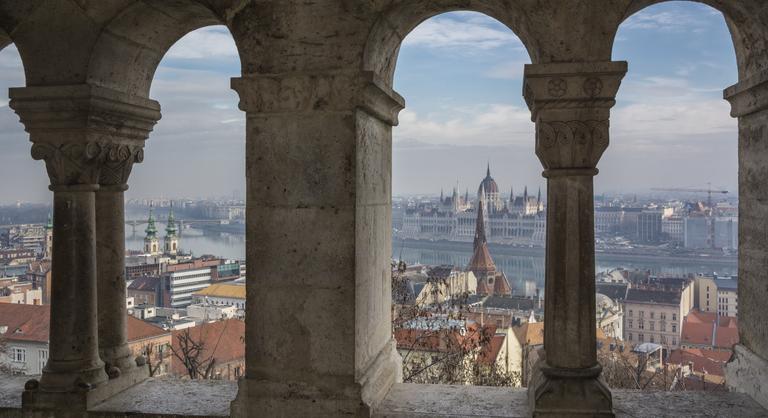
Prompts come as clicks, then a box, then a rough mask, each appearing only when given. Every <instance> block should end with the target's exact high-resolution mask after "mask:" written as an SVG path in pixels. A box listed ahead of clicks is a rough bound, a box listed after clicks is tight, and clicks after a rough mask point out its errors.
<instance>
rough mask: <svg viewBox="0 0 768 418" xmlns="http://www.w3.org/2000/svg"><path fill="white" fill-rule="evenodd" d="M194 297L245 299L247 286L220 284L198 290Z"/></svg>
mask: <svg viewBox="0 0 768 418" xmlns="http://www.w3.org/2000/svg"><path fill="white" fill-rule="evenodd" d="M193 295H194V296H210V297H217V298H231V299H245V286H244V285H240V284H228V283H218V284H213V285H210V286H208V287H206V288H205V289H202V290H198V291H197V292H195V293H194V294H193Z"/></svg>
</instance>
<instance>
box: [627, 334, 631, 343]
mask: <svg viewBox="0 0 768 418" xmlns="http://www.w3.org/2000/svg"><path fill="white" fill-rule="evenodd" d="M627 339H628V340H629V341H632V333H631V332H630V333H629V335H628V336H627Z"/></svg>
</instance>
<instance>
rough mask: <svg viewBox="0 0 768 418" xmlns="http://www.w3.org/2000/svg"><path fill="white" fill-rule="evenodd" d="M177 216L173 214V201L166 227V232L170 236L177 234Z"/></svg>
mask: <svg viewBox="0 0 768 418" xmlns="http://www.w3.org/2000/svg"><path fill="white" fill-rule="evenodd" d="M177 231H178V230H177V229H176V217H175V216H174V215H173V202H171V210H170V211H169V212H168V224H167V225H166V227H165V234H166V235H167V236H169V237H173V236H176V232H177Z"/></svg>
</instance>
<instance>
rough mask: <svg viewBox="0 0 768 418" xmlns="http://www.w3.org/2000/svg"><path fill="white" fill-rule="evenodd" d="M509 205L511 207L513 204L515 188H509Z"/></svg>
mask: <svg viewBox="0 0 768 418" xmlns="http://www.w3.org/2000/svg"><path fill="white" fill-rule="evenodd" d="M509 203H510V206H512V204H514V203H515V188H514V187H510V188H509Z"/></svg>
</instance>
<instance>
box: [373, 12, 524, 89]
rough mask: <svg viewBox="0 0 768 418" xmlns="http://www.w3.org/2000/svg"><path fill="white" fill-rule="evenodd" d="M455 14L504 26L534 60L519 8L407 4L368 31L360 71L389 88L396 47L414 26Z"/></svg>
mask: <svg viewBox="0 0 768 418" xmlns="http://www.w3.org/2000/svg"><path fill="white" fill-rule="evenodd" d="M456 11H472V12H478V13H483V14H485V15H487V16H489V17H491V18H493V19H496V20H498V21H499V22H501V23H502V24H504V25H505V26H507V27H508V28H509V29H510V30H511V31H512V32H513V33H515V35H517V36H518V37H519V38H520V40H521V41H522V43H523V45H524V46H525V47H526V49H527V50H528V54H529V55H530V57H531V60H532V61H533V62H537V61H538V57H537V56H536V53H535V51H536V50H537V49H536V48H535V47H534V46H535V45H534V39H535V38H534V37H533V36H532V35H531V33H530V31H529V29H528V25H527V22H526V21H525V19H524V17H525V16H526V13H525V12H524V10H523V9H522V7H520V6H517V4H516V3H514V2H506V1H502V0H485V1H483V0H443V1H427V0H418V1H408V2H402V3H401V4H399V5H397V6H395V7H393V8H391V9H389V10H387V11H385V12H384V13H383V14H382V15H381V16H380V17H379V19H378V20H377V21H376V23H375V24H374V26H373V28H372V29H371V32H370V35H369V36H368V41H367V43H366V46H365V52H364V56H363V70H364V71H372V72H373V73H374V74H376V75H377V76H378V77H380V78H381V79H382V80H384V81H385V82H386V84H387V85H388V86H391V85H392V82H393V79H394V74H395V67H396V66H397V58H398V55H399V51H400V45H401V44H402V42H403V40H404V39H405V37H406V36H407V35H408V34H409V33H410V32H411V31H412V30H414V29H415V28H416V27H417V26H418V25H420V24H421V23H423V22H424V21H426V20H427V19H430V18H432V17H434V16H437V15H440V14H443V13H448V12H456Z"/></svg>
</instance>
